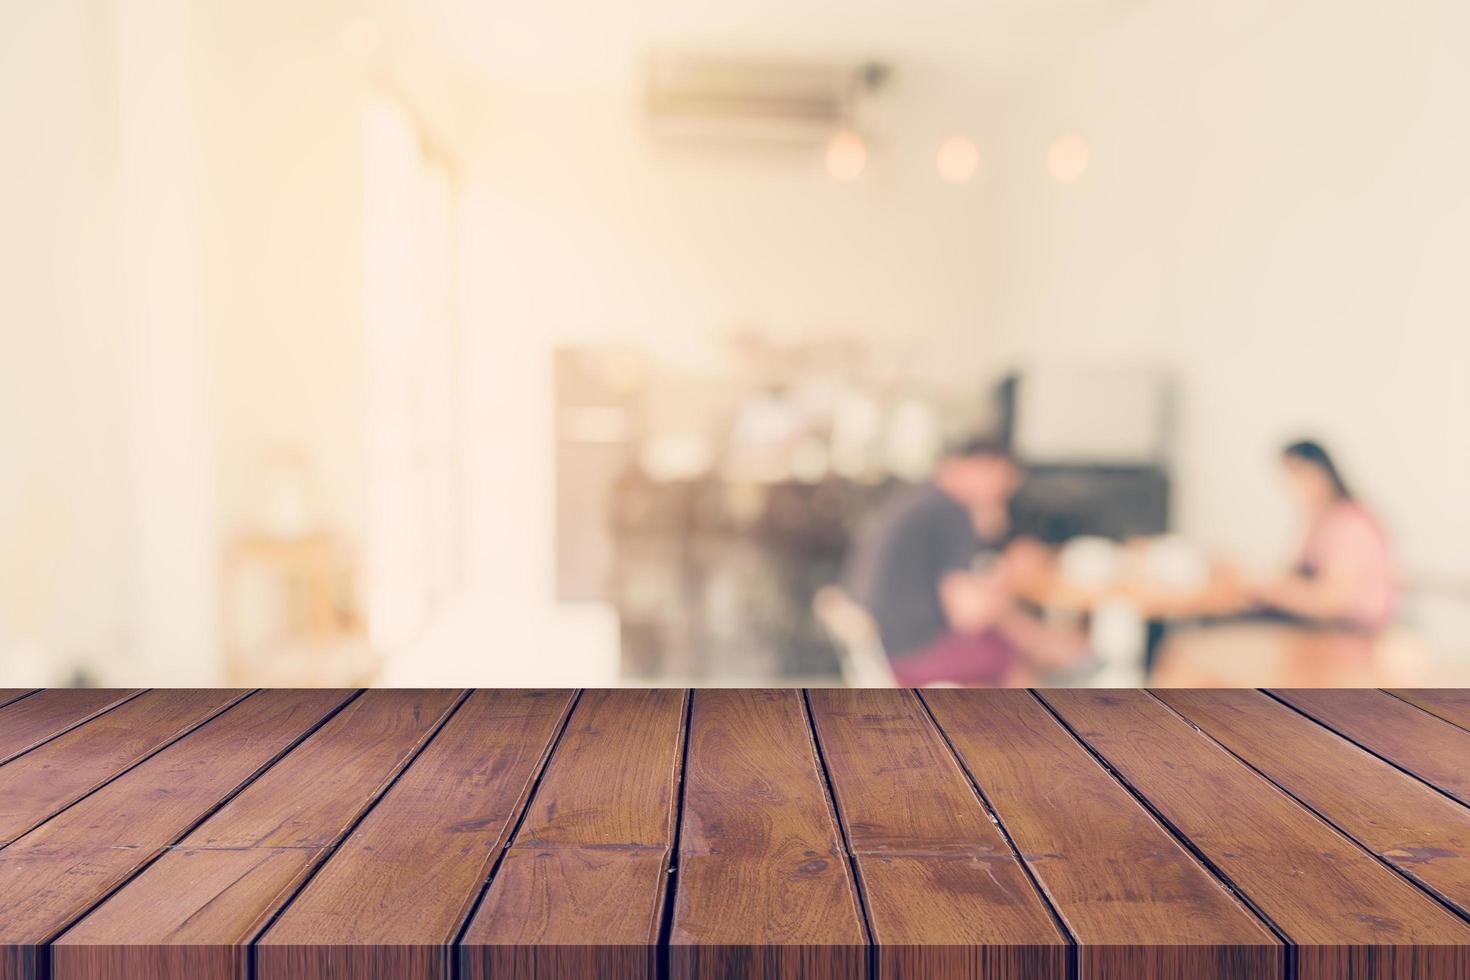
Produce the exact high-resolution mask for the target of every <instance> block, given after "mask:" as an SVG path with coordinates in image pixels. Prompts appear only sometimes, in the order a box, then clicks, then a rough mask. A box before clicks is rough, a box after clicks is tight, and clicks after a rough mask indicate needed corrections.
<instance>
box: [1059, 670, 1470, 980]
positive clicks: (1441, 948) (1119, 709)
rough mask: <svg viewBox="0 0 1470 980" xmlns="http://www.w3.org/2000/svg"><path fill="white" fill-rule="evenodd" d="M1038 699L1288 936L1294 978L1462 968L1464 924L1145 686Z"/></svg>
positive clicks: (1468, 962) (1466, 942) (1467, 934)
mask: <svg viewBox="0 0 1470 980" xmlns="http://www.w3.org/2000/svg"><path fill="white" fill-rule="evenodd" d="M1042 696H1043V697H1044V698H1045V700H1046V701H1047V702H1048V703H1049V704H1050V705H1052V707H1053V708H1055V709H1056V711H1057V713H1058V714H1059V715H1060V716H1061V717H1062V718H1063V720H1064V721H1065V722H1066V723H1067V724H1068V725H1069V726H1071V728H1072V729H1073V730H1074V731H1075V732H1076V733H1077V734H1078V736H1079V737H1080V738H1082V739H1083V740H1084V741H1086V742H1087V744H1089V745H1090V746H1091V747H1092V748H1093V749H1095V750H1096V751H1097V752H1098V753H1099V754H1100V755H1101V756H1102V757H1103V758H1104V759H1105V760H1107V762H1108V764H1109V765H1111V766H1112V767H1113V768H1114V769H1115V770H1116V771H1117V772H1118V774H1119V775H1120V776H1121V777H1122V778H1123V779H1124V780H1126V781H1127V782H1128V783H1129V784H1130V785H1131V786H1133V787H1134V788H1135V789H1137V790H1138V791H1139V792H1140V793H1141V794H1142V795H1143V796H1144V797H1145V798H1147V799H1148V800H1149V802H1150V803H1151V804H1152V805H1153V806H1154V808H1155V809H1156V810H1157V811H1158V812H1159V814H1160V815H1161V816H1162V817H1163V818H1164V819H1165V820H1166V821H1168V823H1169V824H1170V825H1171V826H1173V827H1175V828H1177V830H1178V831H1179V832H1180V833H1181V834H1182V835H1184V836H1185V837H1186V838H1187V839H1188V840H1189V841H1190V842H1191V844H1192V846H1193V847H1194V848H1196V849H1197V850H1198V852H1199V853H1200V854H1202V855H1203V856H1204V858H1205V859H1206V860H1208V861H1209V862H1210V863H1211V864H1212V865H1213V866H1214V867H1215V868H1216V869H1218V871H1219V872H1220V873H1221V874H1223V875H1224V876H1225V877H1226V878H1227V879H1228V880H1229V881H1230V882H1231V883H1232V884H1233V885H1234V886H1235V887H1236V888H1237V889H1239V891H1240V892H1241V894H1242V895H1243V896H1244V897H1245V899H1246V900H1248V901H1249V902H1251V903H1252V904H1253V905H1254V907H1255V908H1257V909H1258V910H1260V911H1261V912H1262V913H1263V914H1264V915H1266V916H1267V917H1269V919H1270V921H1271V922H1272V923H1274V925H1275V927H1276V928H1277V929H1279V930H1280V931H1281V932H1282V933H1283V934H1284V935H1285V936H1286V937H1287V938H1288V939H1290V940H1291V941H1292V942H1293V943H1294V945H1293V947H1292V950H1291V952H1292V954H1293V955H1294V957H1295V961H1296V962H1295V969H1296V975H1297V976H1299V977H1302V978H1318V977H1321V978H1323V980H1327V978H1337V977H1343V976H1355V977H1357V976H1362V977H1379V976H1415V977H1419V976H1422V977H1425V978H1428V977H1434V976H1445V975H1457V973H1456V971H1467V970H1470V925H1467V924H1466V923H1465V922H1464V921H1463V920H1461V919H1460V918H1458V917H1456V916H1454V915H1452V914H1451V913H1449V912H1447V911H1446V910H1445V909H1444V908H1442V907H1441V906H1440V905H1439V904H1438V903H1436V902H1435V901H1434V900H1433V899H1431V898H1430V897H1428V896H1427V895H1426V894H1425V893H1424V892H1423V891H1421V890H1419V889H1417V888H1415V887H1414V886H1413V885H1412V884H1410V883H1409V882H1407V881H1405V880H1404V879H1403V878H1401V877H1399V876H1398V875H1396V874H1395V873H1394V872H1393V871H1391V870H1389V869H1388V868H1387V867H1385V866H1384V865H1383V864H1382V863H1381V862H1379V861H1378V860H1377V859H1376V858H1375V857H1373V856H1372V855H1371V854H1369V853H1368V852H1367V851H1366V850H1365V849H1364V848H1363V847H1361V846H1360V845H1359V844H1357V843H1356V842H1354V841H1352V840H1350V839H1349V838H1347V837H1345V836H1343V835H1342V834H1340V833H1338V832H1337V831H1336V830H1334V829H1333V828H1332V827H1330V826H1328V825H1327V824H1325V823H1323V822H1322V821H1321V820H1320V819H1318V818H1317V817H1315V816H1314V815H1313V814H1311V813H1309V812H1308V811H1307V810H1305V809H1304V808H1302V807H1301V806H1300V805H1298V804H1297V803H1296V802H1295V801H1293V800H1292V799H1291V798H1290V797H1289V796H1287V795H1286V794H1285V793H1283V792H1281V790H1279V789H1277V788H1276V787H1275V786H1274V785H1272V784H1271V783H1269V782H1268V781H1267V780H1265V779H1264V778H1263V777H1261V776H1259V775H1257V774H1256V773H1255V772H1253V771H1252V770H1251V769H1249V768H1248V767H1247V766H1245V765H1244V764H1243V763H1241V762H1240V761H1238V760H1237V759H1235V758H1234V757H1233V756H1231V755H1230V754H1229V753H1227V752H1225V751H1224V750H1223V749H1221V748H1220V747H1219V746H1217V745H1215V744H1214V743H1212V742H1211V741H1209V740H1208V739H1206V738H1205V737H1204V736H1203V735H1201V734H1200V733H1199V732H1197V731H1195V730H1194V729H1193V728H1191V727H1190V726H1189V725H1188V724H1187V723H1186V722H1184V721H1183V720H1182V719H1181V718H1180V717H1179V716H1178V715H1176V714H1175V713H1174V712H1173V711H1171V710H1170V709H1169V707H1168V706H1167V705H1165V704H1164V703H1163V702H1161V701H1159V700H1158V699H1157V698H1156V697H1154V696H1153V695H1151V694H1149V693H1147V692H1144V691H1085V690H1055V691H1046V692H1044V693H1043V695H1042ZM1406 971H1407V972H1406Z"/></svg>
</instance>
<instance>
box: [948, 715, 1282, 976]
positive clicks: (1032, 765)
mask: <svg viewBox="0 0 1470 980" xmlns="http://www.w3.org/2000/svg"><path fill="white" fill-rule="evenodd" d="M923 698H924V700H925V701H927V702H928V704H929V707H930V710H931V711H933V713H934V717H935V719H936V720H937V721H938V722H939V726H940V727H941V728H942V729H943V730H944V731H945V733H946V734H947V735H948V736H949V738H950V740H951V741H952V742H953V743H954V746H955V749H956V751H957V752H958V753H959V756H960V759H961V760H962V761H963V763H964V764H965V766H966V767H967V768H968V769H969V771H970V772H971V774H972V775H973V776H974V777H975V780H976V782H977V783H978V784H979V785H980V786H981V787H983V788H984V790H985V793H986V795H987V797H988V799H989V800H990V801H991V804H992V806H994V808H995V812H996V815H997V816H998V817H999V818H1000V820H1001V823H1002V824H1003V825H1004V826H1005V827H1006V828H1007V829H1008V830H1009V831H1010V834H1011V837H1012V839H1013V840H1014V841H1015V843H1016V846H1017V847H1018V848H1019V849H1020V852H1021V855H1022V857H1023V858H1025V860H1026V861H1027V862H1028V863H1029V864H1030V865H1031V867H1032V870H1033V872H1034V874H1035V876H1036V878H1037V879H1038V881H1039V882H1040V883H1041V886H1042V888H1043V889H1044V890H1045V892H1046V894H1047V896H1048V897H1049V898H1050V899H1051V901H1052V903H1053V905H1054V906H1055V907H1056V909H1057V912H1058V914H1059V915H1060V916H1061V918H1062V920H1063V922H1065V923H1066V925H1067V926H1068V928H1069V929H1070V930H1071V931H1072V934H1073V935H1074V936H1076V937H1077V940H1078V941H1079V943H1080V944H1081V947H1082V949H1081V956H1082V964H1081V966H1082V972H1083V973H1084V974H1085V975H1086V976H1088V977H1097V978H1119V980H1128V978H1135V977H1136V978H1143V977H1171V976H1190V977H1199V978H1204V977H1218V978H1222V980H1226V978H1232V977H1238V976H1241V975H1246V974H1248V975H1250V976H1259V977H1275V976H1280V975H1281V972H1282V969H1283V966H1284V964H1285V957H1284V955H1283V952H1282V948H1281V944H1280V941H1279V940H1277V939H1276V937H1275V935H1273V934H1272V932H1271V931H1270V929H1268V928H1267V927H1266V926H1265V925H1264V924H1263V923H1262V922H1261V921H1260V920H1259V919H1258V918H1257V917H1256V916H1255V915H1254V914H1252V913H1251V912H1250V911H1249V910H1248V909H1247V908H1246V907H1245V906H1243V905H1242V904H1241V903H1240V902H1239V901H1237V900H1236V899H1235V898H1234V896H1232V895H1231V894H1230V892H1229V890H1227V889H1226V888H1225V887H1224V886H1223V885H1222V884H1221V883H1220V882H1219V881H1218V880H1216V879H1215V878H1214V876H1212V875H1211V874H1210V873H1209V871H1207V870H1206V869H1205V868H1204V867H1203V866H1202V865H1201V864H1200V863H1199V862H1198V861H1197V860H1196V859H1195V858H1194V856H1193V855H1191V854H1190V853H1189V851H1187V850H1186V849H1185V848H1184V846H1183V845H1181V844H1180V843H1179V842H1178V841H1176V840H1175V839H1174V838H1173V837H1172V836H1170V834H1169V832H1168V831H1167V830H1165V829H1164V828H1163V827H1162V826H1161V825H1160V824H1159V822H1158V821H1157V820H1155V819H1154V818H1153V817H1152V816H1151V815H1150V814H1149V813H1148V811H1147V810H1145V809H1144V808H1143V806H1142V805H1140V804H1139V803H1138V802H1137V801H1135V800H1134V799H1133V798H1132V797H1131V796H1129V795H1128V792H1127V790H1125V789H1124V788H1123V787H1122V786H1120V785H1119V784H1118V783H1117V781H1115V780H1114V779H1113V778H1112V777H1111V776H1109V775H1108V773H1107V771H1106V770H1104V769H1103V768H1102V766H1101V765H1099V764H1098V762H1097V760H1096V759H1094V758H1093V757H1092V756H1091V755H1090V754H1089V753H1088V752H1087V750H1086V749H1085V748H1083V747H1082V746H1081V745H1080V744H1078V742H1077V741H1076V739H1074V738H1073V737H1072V736H1071V735H1070V734H1069V733H1068V732H1067V731H1066V730H1065V729H1064V728H1063V727H1062V726H1061V725H1060V724H1059V723H1058V722H1057V720H1056V719H1055V718H1053V717H1052V716H1051V714H1050V713H1049V712H1048V711H1047V710H1046V708H1045V707H1044V706H1043V705H1042V704H1041V702H1040V701H1038V700H1037V699H1036V698H1035V697H1034V696H1032V695H1031V693H1030V692H1028V691H996V692H993V693H991V694H990V695H989V696H988V697H986V698H985V700H984V701H978V700H976V699H975V698H973V697H970V696H969V694H968V692H966V691H961V690H955V689H950V690H934V691H926V692H924V694H923ZM1140 950H1141V951H1142V952H1140Z"/></svg>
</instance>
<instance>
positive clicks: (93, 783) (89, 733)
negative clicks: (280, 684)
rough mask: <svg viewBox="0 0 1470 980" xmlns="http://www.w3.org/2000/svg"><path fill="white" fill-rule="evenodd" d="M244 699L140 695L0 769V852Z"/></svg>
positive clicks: (212, 693) (221, 693)
mask: <svg viewBox="0 0 1470 980" xmlns="http://www.w3.org/2000/svg"><path fill="white" fill-rule="evenodd" d="M248 693H249V692H248V691H244V690H237V691H228V690H192V691H191V690H182V691H145V692H144V693H142V694H140V695H138V696H137V697H135V698H130V699H129V700H127V701H124V702H122V703H121V704H118V705H117V706H116V707H114V708H112V710H110V711H107V712H106V713H104V714H101V715H97V716H95V717H94V718H93V719H92V720H91V721H89V722H87V723H86V724H84V725H79V726H76V727H74V728H72V729H71V730H70V731H67V732H66V733H65V734H63V735H59V736H57V737H56V738H54V739H51V740H50V741H48V742H46V743H45V744H43V745H41V746H40V747H38V748H36V749H33V750H31V751H30V752H28V753H26V754H25V755H23V756H21V757H20V758H18V759H16V760H15V761H14V762H12V763H11V764H10V765H7V766H0V847H3V846H4V845H5V844H8V843H10V842H11V841H13V840H15V839H16V838H17V837H20V836H21V835H22V834H24V833H25V832H26V831H28V830H30V829H31V828H33V827H36V826H37V825H39V824H41V823H43V822H44V821H46V820H48V819H50V818H51V817H53V816H55V815H56V814H57V813H58V812H60V811H61V810H62V809H64V808H65V807H66V806H67V805H68V804H71V803H73V802H75V801H76V800H78V799H81V798H82V797H83V796H85V795H86V794H87V793H89V792H91V791H92V790H94V789H96V788H97V787H98V786H100V785H102V784H103V783H105V782H107V781H108V780H109V779H112V778H113V777H114V776H116V775H117V774H118V773H120V772H122V771H124V770H126V769H127V768H129V767H130V766H132V765H135V764H136V763H138V762H140V761H142V760H143V759H146V758H147V757H148V756H150V755H152V754H153V753H154V752H157V751H158V750H159V749H161V748H162V747H163V746H165V745H168V744H169V743H170V742H172V741H174V740H175V739H177V738H179V737H180V736H181V735H184V734H186V733H187V732H188V731H189V730H190V729H192V728H194V727H195V726H196V725H199V724H202V723H203V722H205V721H207V720H208V719H210V718H212V717H214V716H215V715H216V714H218V713H219V712H221V711H223V710H225V709H226V708H228V707H229V706H230V705H232V704H234V703H236V702H237V701H239V700H240V699H241V698H243V697H244V696H245V695H246V694H248Z"/></svg>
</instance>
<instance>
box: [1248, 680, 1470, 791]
mask: <svg viewBox="0 0 1470 980" xmlns="http://www.w3.org/2000/svg"><path fill="white" fill-rule="evenodd" d="M1271 693H1272V694H1273V695H1275V696H1276V697H1278V698H1280V699H1281V700H1283V701H1286V702H1287V703H1288V704H1291V705H1292V706H1293V707H1295V708H1297V709H1298V710H1300V711H1303V712H1305V713H1307V714H1309V715H1311V716H1312V717H1313V718H1316V719H1317V720H1318V721H1320V722H1322V723H1323V724H1324V725H1327V726H1328V727H1329V728H1331V729H1333V730H1334V731H1336V732H1337V733H1338V734H1340V735H1343V736H1345V737H1346V738H1350V739H1352V740H1353V741H1354V742H1357V743H1358V744H1359V745H1361V746H1363V747H1364V748H1366V749H1368V750H1370V751H1372V752H1375V753H1377V754H1378V755H1381V756H1383V758H1385V759H1387V760H1388V761H1390V762H1392V763H1393V764H1394V765H1396V766H1400V767H1402V768H1404V769H1407V770H1408V771H1409V772H1412V773H1414V775H1416V776H1418V777H1419V778H1420V779H1423V780H1424V781H1426V782H1429V783H1432V784H1434V785H1435V786H1437V787H1439V788H1440V789H1441V790H1443V791H1444V792H1446V793H1448V794H1450V795H1451V796H1453V797H1455V798H1456V799H1458V800H1459V801H1460V802H1462V803H1465V804H1470V731H1466V730H1465V729H1463V728H1457V727H1456V726H1454V725H1452V724H1450V723H1449V722H1447V721H1445V720H1443V719H1442V718H1437V717H1435V716H1434V715H1432V714H1429V713H1428V712H1426V711H1423V710H1421V709H1420V708H1418V707H1416V706H1415V705H1412V704H1408V703H1406V702H1404V701H1402V700H1400V699H1399V698H1396V697H1394V696H1393V695H1392V694H1389V693H1387V692H1386V691H1350V690H1341V689H1331V690H1329V689H1301V690H1290V691H1272V692H1271Z"/></svg>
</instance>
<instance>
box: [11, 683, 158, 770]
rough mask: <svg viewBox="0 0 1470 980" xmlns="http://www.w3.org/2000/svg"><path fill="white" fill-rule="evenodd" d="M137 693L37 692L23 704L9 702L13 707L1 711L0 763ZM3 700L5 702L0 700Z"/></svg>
mask: <svg viewBox="0 0 1470 980" xmlns="http://www.w3.org/2000/svg"><path fill="white" fill-rule="evenodd" d="M10 693H20V692H10ZM137 693H138V692H137V691H136V690H133V691H113V690H101V689H99V690H58V691H40V692H38V693H36V694H32V695H31V696H30V697H28V698H25V699H24V700H15V699H10V700H12V701H13V702H14V703H11V704H7V705H6V706H5V707H3V708H0V762H9V761H10V760H11V759H14V758H15V757H16V756H18V755H20V754H21V753H22V752H27V751H29V750H30V749H33V748H35V747H36V746H38V745H40V744H41V743H43V742H45V741H46V740H47V739H51V738H55V737H56V736H57V735H60V734H61V733H62V732H65V731H67V730H69V729H70V728H72V727H73V726H76V725H80V724H82V723H83V722H86V721H88V720H89V719H92V718H95V717H96V716H97V715H99V714H101V713H102V712H104V711H106V710H107V709H108V708H111V707H112V706H113V705H115V704H119V703H121V702H123V701H126V700H127V699H128V698H130V697H132V696H133V695H135V694H137ZM3 700H6V699H5V698H0V701H3Z"/></svg>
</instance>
